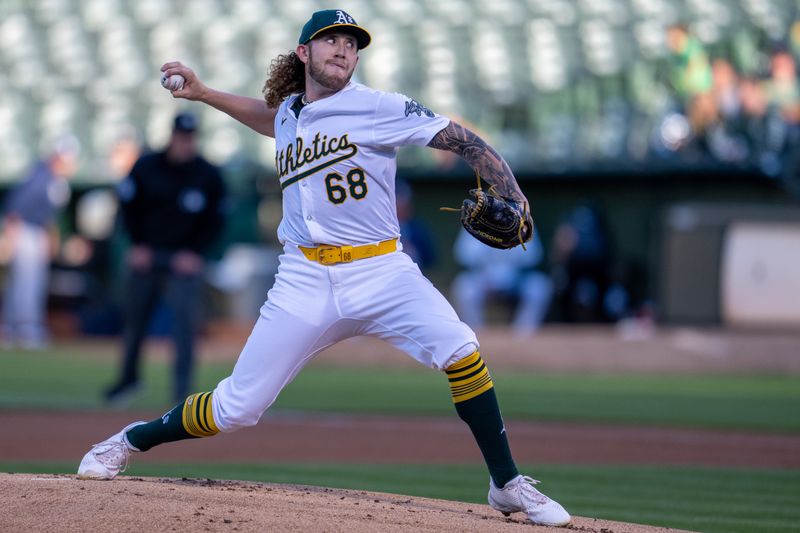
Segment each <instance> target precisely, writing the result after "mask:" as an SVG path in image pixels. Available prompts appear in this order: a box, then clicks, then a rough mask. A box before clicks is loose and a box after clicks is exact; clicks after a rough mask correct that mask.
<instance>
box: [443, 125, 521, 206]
mask: <svg viewBox="0 0 800 533" xmlns="http://www.w3.org/2000/svg"><path fill="white" fill-rule="evenodd" d="M428 146H430V147H431V148H436V149H437V150H445V151H448V152H453V153H455V154H458V155H460V156H461V157H462V158H464V160H465V161H466V162H467V163H468V164H469V166H471V167H472V168H473V169H474V170H475V172H477V173H478V175H479V176H480V177H481V179H483V180H484V181H486V182H487V183H488V184H489V185H494V187H495V190H496V191H497V193H498V194H500V195H501V196H503V197H505V198H513V199H515V200H518V201H523V200H524V199H525V196H524V195H523V194H522V191H521V190H520V188H519V185H518V184H517V180H516V179H515V178H514V174H513V173H512V172H511V168H510V167H509V166H508V163H506V161H505V159H503V156H501V155H500V154H498V153H497V151H496V150H495V149H494V148H492V147H491V146H489V145H488V144H487V143H486V141H484V140H483V139H481V138H480V137H478V136H477V135H475V133H473V132H472V131H470V130H468V129H467V128H465V127H464V126H461V125H460V124H456V123H455V122H453V121H450V124H448V125H447V127H446V128H444V129H443V130H442V131H440V132H439V133H437V134H436V135H435V136H434V137H433V139H431V142H429V143H428Z"/></svg>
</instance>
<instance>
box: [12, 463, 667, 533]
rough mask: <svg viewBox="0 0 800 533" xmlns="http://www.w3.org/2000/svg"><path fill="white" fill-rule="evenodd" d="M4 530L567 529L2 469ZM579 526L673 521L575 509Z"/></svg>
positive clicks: (328, 497)
mask: <svg viewBox="0 0 800 533" xmlns="http://www.w3.org/2000/svg"><path fill="white" fill-rule="evenodd" d="M0 501H2V502H3V513H0V531H59V532H65V533H66V532H81V533H83V532H85V531H95V532H105V531H137V532H141V531H176V532H196V531H237V532H249V531H259V532H264V531H280V532H284V531H302V532H308V531H326V532H327V531H329V532H339V531H341V532H348V533H361V532H374V531H380V532H398V533H408V532H409V531H432V532H433V531H435V532H441V533H449V532H453V533H463V532H465V531H489V530H491V531H520V532H522V531H526V532H529V533H533V532H536V531H559V530H562V529H553V528H545V527H537V526H532V525H531V524H530V523H526V522H525V521H524V519H523V517H522V515H520V514H516V515H512V516H511V517H508V518H505V517H503V515H501V514H500V513H498V512H496V511H494V510H492V509H491V508H489V506H488V505H478V504H467V503H459V502H452V501H446V500H433V499H425V498H412V497H408V496H399V495H396V494H385V493H375V492H366V491H353V490H342V489H327V488H319V487H306V486H301V485H273V484H268V483H252V482H241V481H212V480H206V481H203V480H189V479H182V480H180V479H163V478H162V479H159V478H127V477H121V478H117V479H115V480H114V481H84V480H79V479H76V478H75V476H51V475H31V474H0ZM569 528H570V529H571V530H577V531H583V532H587V533H623V532H625V533H652V532H666V531H676V530H673V529H667V528H659V527H652V526H642V525H636V524H625V523H620V522H612V521H608V520H598V519H593V518H581V517H573V522H572V524H571V525H570V526H569Z"/></svg>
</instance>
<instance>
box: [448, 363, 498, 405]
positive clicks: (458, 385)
mask: <svg viewBox="0 0 800 533" xmlns="http://www.w3.org/2000/svg"><path fill="white" fill-rule="evenodd" d="M445 373H446V374H447V380H448V381H449V382H450V393H451V394H452V395H453V403H459V402H464V401H466V400H469V399H471V398H474V397H476V396H479V395H481V394H483V393H484V392H486V391H487V390H489V389H491V388H492V387H494V383H492V376H490V375H489V369H488V368H486V365H485V364H484V362H483V359H481V354H480V352H474V353H473V354H472V355H468V356H467V357H465V358H464V359H462V360H460V361H458V362H457V363H455V364H452V365H450V366H449V367H447V368H446V369H445Z"/></svg>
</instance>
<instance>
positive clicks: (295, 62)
mask: <svg viewBox="0 0 800 533" xmlns="http://www.w3.org/2000/svg"><path fill="white" fill-rule="evenodd" d="M305 87H306V71H305V64H304V63H303V62H302V61H300V58H299V57H297V54H296V53H295V52H289V53H288V54H281V55H279V56H278V57H276V58H275V59H273V60H272V62H271V63H270V65H269V71H268V74H267V81H266V82H264V88H263V89H261V92H263V93H264V99H265V100H266V101H267V106H269V107H278V106H279V105H281V102H283V101H284V100H285V99H286V97H287V96H289V95H291V94H294V93H299V92H303V90H305Z"/></svg>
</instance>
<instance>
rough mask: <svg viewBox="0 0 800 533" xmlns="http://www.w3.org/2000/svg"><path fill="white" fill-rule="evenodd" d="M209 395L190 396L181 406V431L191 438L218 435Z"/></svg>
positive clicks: (202, 393)
mask: <svg viewBox="0 0 800 533" xmlns="http://www.w3.org/2000/svg"><path fill="white" fill-rule="evenodd" d="M211 394H212V393H210V392H199V393H197V394H192V395H191V396H189V397H188V398H186V401H185V402H184V404H183V417H182V423H183V429H184V430H186V432H187V433H188V434H189V435H191V436H193V437H210V436H212V435H216V434H217V433H219V429H218V428H217V425H216V424H215V423H214V413H213V412H212V410H211Z"/></svg>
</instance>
